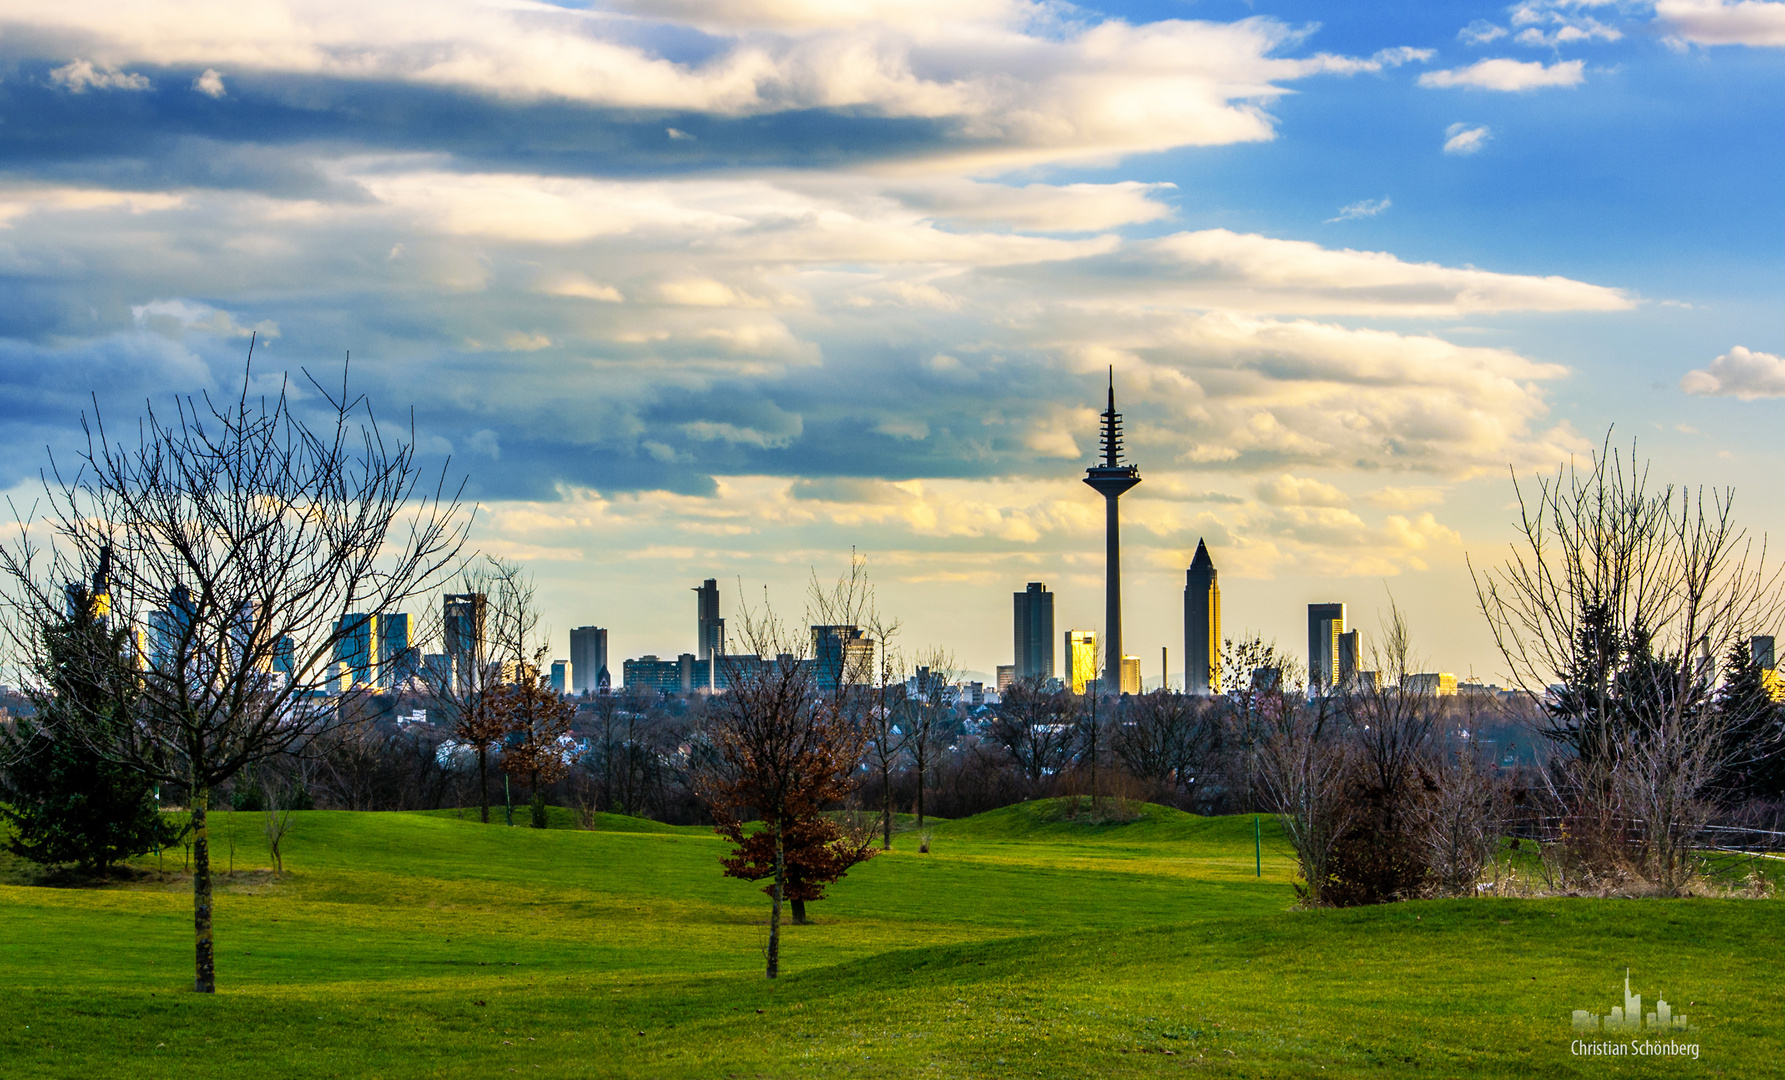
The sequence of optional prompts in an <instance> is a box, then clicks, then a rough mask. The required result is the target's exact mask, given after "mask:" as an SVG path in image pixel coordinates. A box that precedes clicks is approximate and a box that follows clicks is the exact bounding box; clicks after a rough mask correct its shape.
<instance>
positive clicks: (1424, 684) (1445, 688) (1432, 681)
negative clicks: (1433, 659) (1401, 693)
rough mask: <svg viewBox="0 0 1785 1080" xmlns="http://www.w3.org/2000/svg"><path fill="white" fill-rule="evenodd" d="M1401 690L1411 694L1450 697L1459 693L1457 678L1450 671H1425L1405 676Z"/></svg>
mask: <svg viewBox="0 0 1785 1080" xmlns="http://www.w3.org/2000/svg"><path fill="white" fill-rule="evenodd" d="M1401 689H1402V690H1405V691H1406V692H1407V693H1409V694H1433V695H1436V696H1438V697H1450V696H1451V695H1453V694H1455V693H1456V692H1457V677H1456V676H1455V675H1452V674H1451V673H1450V672H1448V671H1424V672H1420V673H1419V674H1417V675H1407V676H1403V677H1402V679H1401Z"/></svg>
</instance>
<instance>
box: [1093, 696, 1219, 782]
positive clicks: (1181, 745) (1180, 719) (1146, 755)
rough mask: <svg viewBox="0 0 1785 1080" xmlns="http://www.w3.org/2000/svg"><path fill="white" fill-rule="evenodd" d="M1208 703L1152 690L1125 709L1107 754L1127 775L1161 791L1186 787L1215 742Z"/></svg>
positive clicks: (1210, 702) (1214, 719) (1203, 700)
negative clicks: (1110, 753) (1147, 781)
mask: <svg viewBox="0 0 1785 1080" xmlns="http://www.w3.org/2000/svg"><path fill="white" fill-rule="evenodd" d="M1213 704H1214V703H1213V702H1212V701H1210V700H1209V699H1208V698H1199V697H1196V696H1194V695H1190V694H1181V693H1178V692H1176V691H1173V690H1163V689H1162V690H1155V691H1153V692H1152V693H1150V694H1142V695H1141V696H1139V697H1136V698H1133V699H1132V700H1130V701H1129V703H1128V709H1127V711H1126V712H1125V713H1124V714H1123V717H1122V723H1121V724H1120V725H1118V726H1117V727H1116V729H1115V731H1114V732H1113V733H1112V736H1111V738H1110V749H1111V750H1113V751H1114V752H1115V755H1116V757H1117V758H1118V759H1120V761H1121V762H1122V765H1123V767H1124V768H1126V769H1127V770H1128V772H1129V773H1130V774H1132V775H1134V776H1136V777H1139V778H1141V779H1143V780H1150V781H1152V782H1153V783H1155V784H1158V785H1159V786H1160V787H1162V788H1171V789H1176V788H1181V787H1185V786H1187V785H1189V784H1190V783H1191V782H1192V781H1193V780H1194V779H1195V778H1196V776H1197V775H1198V774H1199V773H1200V772H1202V767H1203V764H1204V762H1206V761H1207V760H1208V757H1209V755H1210V753H1211V751H1212V750H1213V749H1214V747H1215V744H1216V740H1217V727H1216V725H1217V720H1216V715H1215V710H1214V708H1213Z"/></svg>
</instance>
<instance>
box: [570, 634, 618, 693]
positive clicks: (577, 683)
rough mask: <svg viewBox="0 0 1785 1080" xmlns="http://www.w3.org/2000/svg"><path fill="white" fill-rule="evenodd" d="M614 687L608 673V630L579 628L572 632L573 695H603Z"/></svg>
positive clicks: (571, 687)
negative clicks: (588, 693)
mask: <svg viewBox="0 0 1785 1080" xmlns="http://www.w3.org/2000/svg"><path fill="white" fill-rule="evenodd" d="M612 685H613V678H612V676H610V675H609V674H608V673H607V630H606V629H604V628H603V627H599V626H579V627H576V628H575V629H573V630H571V631H570V689H571V692H572V693H577V694H582V693H587V692H588V691H591V690H593V691H595V692H596V693H601V692H603V691H605V690H607V689H609V688H610V687H611V686H612Z"/></svg>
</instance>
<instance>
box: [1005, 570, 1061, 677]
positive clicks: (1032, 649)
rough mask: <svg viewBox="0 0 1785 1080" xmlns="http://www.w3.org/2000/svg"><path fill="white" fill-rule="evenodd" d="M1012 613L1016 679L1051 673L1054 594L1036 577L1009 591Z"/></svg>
mask: <svg viewBox="0 0 1785 1080" xmlns="http://www.w3.org/2000/svg"><path fill="white" fill-rule="evenodd" d="M1013 599H1014V606H1015V615H1016V620H1015V621H1016V635H1015V637H1016V662H1015V663H1014V664H1013V665H1011V666H1012V667H1013V668H1014V669H1015V673H1016V674H1015V677H1016V678H1018V679H1041V680H1043V681H1045V680H1047V679H1051V678H1053V677H1054V594H1053V593H1051V592H1048V590H1047V586H1046V585H1045V584H1043V583H1042V582H1039V581H1031V582H1029V587H1028V588H1027V589H1025V590H1023V591H1022V592H1020V593H1015V594H1013Z"/></svg>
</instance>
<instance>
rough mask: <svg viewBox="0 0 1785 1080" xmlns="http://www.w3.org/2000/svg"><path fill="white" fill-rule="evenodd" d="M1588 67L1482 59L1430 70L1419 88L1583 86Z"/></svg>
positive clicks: (1576, 63) (1581, 63)
mask: <svg viewBox="0 0 1785 1080" xmlns="http://www.w3.org/2000/svg"><path fill="white" fill-rule="evenodd" d="M1585 66H1586V64H1585V61H1581V60H1560V61H1557V62H1556V63H1554V64H1550V65H1549V66H1548V67H1545V66H1544V65H1543V63H1542V62H1541V61H1538V60H1530V61H1525V60H1507V59H1503V58H1502V59H1495V60H1482V61H1480V62H1478V63H1474V64H1470V65H1469V66H1468V67H1464V68H1454V69H1452V70H1449V71H1428V72H1426V73H1425V74H1424V75H1421V76H1420V77H1419V85H1421V86H1427V87H1436V88H1440V89H1442V88H1448V87H1459V86H1460V87H1468V88H1471V89H1476V90H1502V91H1521V90H1537V89H1541V88H1543V87H1547V86H1579V85H1580V84H1581V83H1582V82H1585V81H1586V73H1585V71H1584V68H1585Z"/></svg>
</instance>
